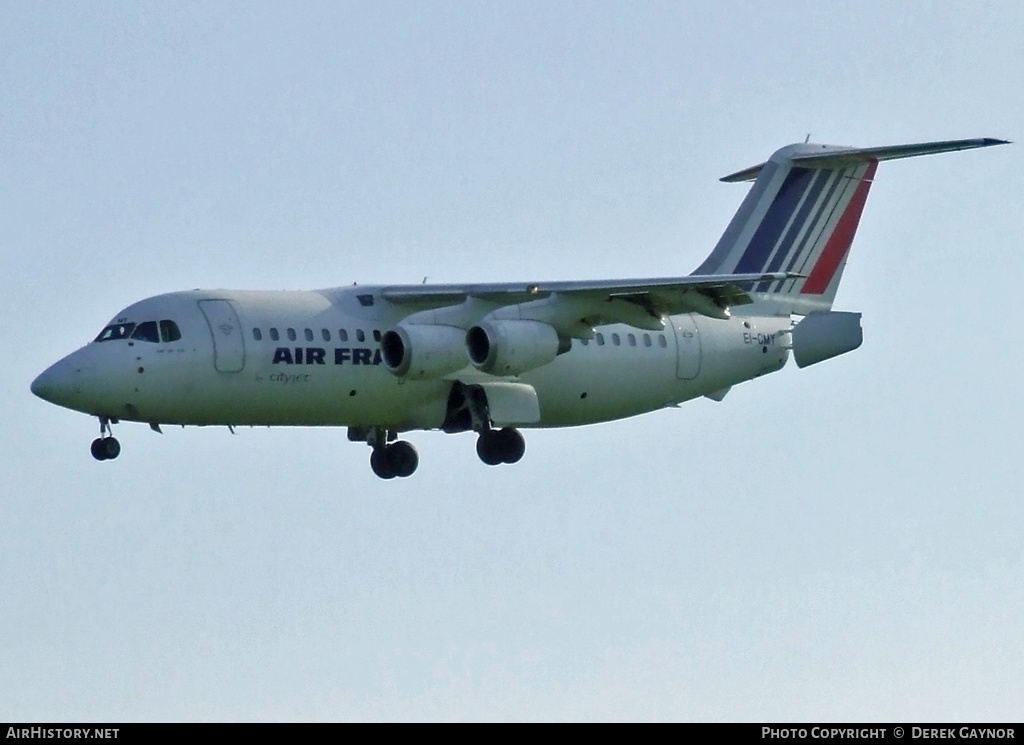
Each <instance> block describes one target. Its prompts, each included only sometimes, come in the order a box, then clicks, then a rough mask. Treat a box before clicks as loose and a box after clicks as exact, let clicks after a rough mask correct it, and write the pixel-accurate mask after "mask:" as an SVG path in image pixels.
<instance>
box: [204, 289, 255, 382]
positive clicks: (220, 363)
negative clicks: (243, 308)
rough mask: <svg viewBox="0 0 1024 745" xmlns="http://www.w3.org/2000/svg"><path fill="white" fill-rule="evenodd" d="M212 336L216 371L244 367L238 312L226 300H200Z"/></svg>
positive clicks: (243, 350)
mask: <svg viewBox="0 0 1024 745" xmlns="http://www.w3.org/2000/svg"><path fill="white" fill-rule="evenodd" d="M199 310H201V311H203V316H205V317H206V323H207V325H208V326H209V327H210V335H211V336H212V337H213V366H214V367H215V368H217V371H218V372H225V373H231V372H239V371H241V369H242V368H243V367H245V340H244V339H243V338H242V324H241V323H239V322H238V314H237V313H235V309H234V308H233V307H231V303H230V302H228V301H227V300H200V301H199Z"/></svg>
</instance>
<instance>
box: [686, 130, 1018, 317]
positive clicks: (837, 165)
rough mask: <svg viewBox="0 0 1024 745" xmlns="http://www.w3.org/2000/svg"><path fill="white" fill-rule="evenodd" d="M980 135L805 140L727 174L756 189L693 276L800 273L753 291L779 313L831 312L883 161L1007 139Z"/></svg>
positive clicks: (754, 287)
mask: <svg viewBox="0 0 1024 745" xmlns="http://www.w3.org/2000/svg"><path fill="white" fill-rule="evenodd" d="M1003 142H1004V141H1003V140H994V139H977V140H952V141H947V142H930V143H921V144H916V145H896V146H891V147H877V148H850V147H840V146H835V145H813V144H799V145H790V146H788V147H784V148H782V149H781V150H779V151H777V152H776V153H775V154H774V155H772V157H771V158H770V159H769V160H768V161H767V162H766V163H762V164H761V165H758V166H754V167H752V168H748V169H746V170H743V171H739V172H737V173H734V174H732V175H731V176H726V177H725V178H723V179H722V180H723V181H750V180H754V186H753V187H752V188H751V190H750V193H749V194H747V197H746V199H744V200H743V203H742V204H741V205H740V208H739V210H738V211H737V213H736V215H735V216H734V217H733V219H732V221H731V222H730V223H729V226H728V227H727V228H726V230H725V232H724V233H723V234H722V237H721V239H720V240H719V241H718V244H717V245H716V246H715V248H714V250H713V251H712V252H711V254H710V255H709V256H708V258H707V259H705V260H704V262H703V263H702V264H701V265H700V266H699V267H698V268H697V270H696V271H695V272H694V274H697V275H700V274H748V273H769V272H794V273H797V274H801V275H803V277H801V278H795V279H784V280H771V281H761V282H757V283H755V284H754V285H752V286H750V287H749V288H747V289H748V291H749V292H750V294H751V296H752V297H753V299H754V301H755V303H759V304H762V305H763V304H770V305H772V306H774V311H775V312H777V313H779V314H788V313H797V314H806V313H810V312H813V311H822V310H829V309H830V308H831V307H832V303H833V301H834V300H835V296H836V290H837V289H838V288H839V281H840V279H841V278H842V276H843V269H844V268H845V266H846V259H847V256H848V255H849V252H850V246H851V245H852V243H853V238H854V235H856V232H857V225H858V223H859V222H860V217H861V214H862V213H863V211H864V204H865V203H866V202H867V198H868V191H869V190H870V189H871V183H872V181H873V180H874V177H875V170H876V169H877V167H878V161H880V160H891V159H895V158H907V157H912V156H915V155H927V154H931V153H940V152H948V151H951V150H966V149H969V148H974V147H987V146H989V145H998V144H1002V143H1003Z"/></svg>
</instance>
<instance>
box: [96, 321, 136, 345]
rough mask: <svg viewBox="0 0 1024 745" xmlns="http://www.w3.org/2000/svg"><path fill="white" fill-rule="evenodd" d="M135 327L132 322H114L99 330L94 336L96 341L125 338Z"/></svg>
mask: <svg viewBox="0 0 1024 745" xmlns="http://www.w3.org/2000/svg"><path fill="white" fill-rule="evenodd" d="M134 329H135V324H134V323H115V324H114V325H113V326H107V327H106V328H105V329H103V330H102V331H101V332H100V335H99V336H97V337H96V339H95V340H96V341H114V340H116V339H127V338H128V337H129V336H131V335H132V331H133V330H134Z"/></svg>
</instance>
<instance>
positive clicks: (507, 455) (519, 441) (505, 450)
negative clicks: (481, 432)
mask: <svg viewBox="0 0 1024 745" xmlns="http://www.w3.org/2000/svg"><path fill="white" fill-rule="evenodd" d="M498 436H499V438H500V439H499V440H498V442H499V443H500V444H501V448H500V450H501V460H502V462H503V463H518V462H519V461H520V460H522V459H523V455H524V454H525V453H526V439H525V438H524V437H523V436H522V434H521V433H520V432H519V430H518V429H516V428H514V427H505V429H503V430H501V431H500V432H498Z"/></svg>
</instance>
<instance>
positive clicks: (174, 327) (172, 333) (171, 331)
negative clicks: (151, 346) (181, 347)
mask: <svg viewBox="0 0 1024 745" xmlns="http://www.w3.org/2000/svg"><path fill="white" fill-rule="evenodd" d="M160 338H161V339H163V340H164V341H165V342H166V341H178V339H180V338H181V331H179V330H178V324H176V323H175V322H174V321H160Z"/></svg>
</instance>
